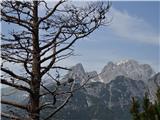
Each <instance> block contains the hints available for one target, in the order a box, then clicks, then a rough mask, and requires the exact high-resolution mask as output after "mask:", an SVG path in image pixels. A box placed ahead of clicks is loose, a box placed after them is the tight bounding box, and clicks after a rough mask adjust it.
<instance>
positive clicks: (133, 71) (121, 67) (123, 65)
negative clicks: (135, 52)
mask: <svg viewBox="0 0 160 120" xmlns="http://www.w3.org/2000/svg"><path fill="white" fill-rule="evenodd" d="M154 73H155V72H154V70H153V69H152V67H151V66H150V65H148V64H139V63H138V62H137V61H135V60H123V61H120V62H117V63H113V62H109V63H108V64H107V65H106V66H105V67H104V68H103V70H102V72H101V73H100V78H101V79H103V80H104V82H105V83H108V82H110V80H113V79H115V77H116V76H120V75H123V76H126V77H129V78H131V79H134V80H143V81H147V80H148V79H149V78H150V77H151V76H152V75H153V74H154Z"/></svg>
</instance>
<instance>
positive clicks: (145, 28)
mask: <svg viewBox="0 0 160 120" xmlns="http://www.w3.org/2000/svg"><path fill="white" fill-rule="evenodd" d="M111 14H112V15H113V21H112V23H111V25H110V26H109V27H110V28H111V30H112V31H113V32H114V34H116V35H118V36H119V37H122V38H124V40H132V41H139V42H143V43H149V44H158V40H159V39H160V36H159V35H158V31H155V30H154V28H153V27H152V26H151V25H150V24H149V23H147V22H146V21H145V20H144V19H142V18H139V17H137V16H134V15H130V14H129V13H127V12H126V11H119V10H117V9H115V8H112V9H111Z"/></svg>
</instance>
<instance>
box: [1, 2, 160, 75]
mask: <svg viewBox="0 0 160 120" xmlns="http://www.w3.org/2000/svg"><path fill="white" fill-rule="evenodd" d="M109 15H110V16H112V17H113V20H112V22H111V23H110V24H109V25H107V26H104V27H101V28H99V29H98V30H96V31H95V32H94V33H92V34H91V35H90V36H89V37H87V38H85V39H82V40H79V41H77V43H76V44H75V45H74V48H75V54H77V56H73V57H70V58H69V59H66V60H64V61H63V62H62V63H61V64H63V65H64V66H73V65H75V64H77V63H82V64H83V66H84V68H85V69H86V71H90V70H97V71H98V72H100V71H101V69H102V68H103V67H104V65H106V64H107V63H108V62H109V61H114V62H117V61H119V60H124V59H135V60H137V61H138V62H140V63H147V64H150V65H152V66H153V68H154V69H155V71H160V63H159V60H160V59H159V56H160V35H159V33H160V30H159V28H160V22H159V21H160V18H159V17H160V2H158V1H157V2H151V1H150V2H145V1H143V2H136V1H134V2H129V1H127V2H116V1H114V2H112V7H111V10H110V13H109ZM2 27H3V28H2V29H3V30H4V31H6V29H7V27H5V25H2ZM4 31H3V32H4Z"/></svg>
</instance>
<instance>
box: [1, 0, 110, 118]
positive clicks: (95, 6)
mask: <svg viewBox="0 0 160 120" xmlns="http://www.w3.org/2000/svg"><path fill="white" fill-rule="evenodd" d="M84 3H85V4H84ZM109 8H110V3H108V2H91V3H88V2H83V3H82V5H78V6H75V5H74V2H69V1H68V2H66V1H65V0H60V1H54V2H51V3H49V2H46V1H8V0H5V1H2V2H1V23H2V34H1V40H2V42H1V58H2V62H1V72H2V74H1V83H2V84H5V85H7V86H10V87H13V88H15V89H17V90H20V91H24V92H26V93H27V94H28V101H29V102H28V104H22V103H18V102H16V101H13V100H6V99H3V98H2V100H1V103H2V104H5V105H9V106H12V107H16V108H19V109H22V110H24V111H26V112H27V114H28V115H26V116H24V117H22V116H21V115H20V114H19V115H17V114H9V113H4V112H3V111H2V112H1V115H2V116H3V117H7V118H11V119H19V120H22V119H24V120H25V119H26V120H27V119H29V120H39V119H42V118H41V116H40V112H41V111H42V110H43V109H47V108H48V107H50V106H53V108H52V110H53V112H52V113H50V114H49V115H48V116H47V117H46V118H44V119H45V120H47V119H49V118H51V117H52V116H53V115H54V114H55V113H56V112H58V111H59V110H60V109H62V108H63V107H64V106H65V105H66V103H67V102H68V101H69V99H70V98H71V96H72V94H73V92H74V91H75V90H78V89H77V88H75V86H74V83H75V81H74V80H73V79H70V80H69V81H68V83H67V84H68V90H66V91H63V89H59V88H63V83H62V82H61V80H60V77H59V75H57V76H55V75H53V73H54V71H55V70H56V71H58V70H59V69H63V70H68V68H64V67H63V66H60V65H58V62H59V61H61V60H64V59H65V58H67V57H69V56H71V55H73V44H74V43H75V42H76V41H77V40H79V39H81V38H84V37H86V36H88V35H90V34H91V33H92V32H93V31H95V30H96V29H97V28H99V27H100V26H101V25H104V24H106V23H108V19H107V18H106V13H108V10H109ZM5 24H9V25H6V26H7V27H8V28H5V29H7V30H8V31H7V32H6V30H3V28H4V27H5ZM84 42H85V41H84ZM57 65H58V66H57ZM18 69H20V70H18ZM47 76H49V77H50V79H52V80H54V83H55V84H54V89H52V90H50V89H48V88H47V86H46V84H44V82H45V81H47V80H46V79H47V78H48V77H47ZM82 86H83V85H82ZM82 86H81V87H82ZM42 91H43V92H42ZM59 91H60V92H59ZM46 95H51V96H52V97H53V99H52V102H45V101H43V100H42V99H41V98H43V97H44V96H46ZM59 96H61V97H59ZM57 97H59V98H61V102H57ZM41 100H42V101H43V102H42V101H41ZM56 104H58V106H57V105H56ZM54 106H56V107H55V108H54ZM12 112H14V111H12Z"/></svg>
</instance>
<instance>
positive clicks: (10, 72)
mask: <svg viewBox="0 0 160 120" xmlns="http://www.w3.org/2000/svg"><path fill="white" fill-rule="evenodd" d="M1 70H2V71H3V72H5V73H7V74H8V75H10V76H12V77H13V78H15V79H18V80H22V81H24V82H26V83H29V82H30V81H29V80H28V79H27V78H24V77H22V76H19V75H16V74H15V73H13V72H12V71H10V70H7V69H5V68H1Z"/></svg>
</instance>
